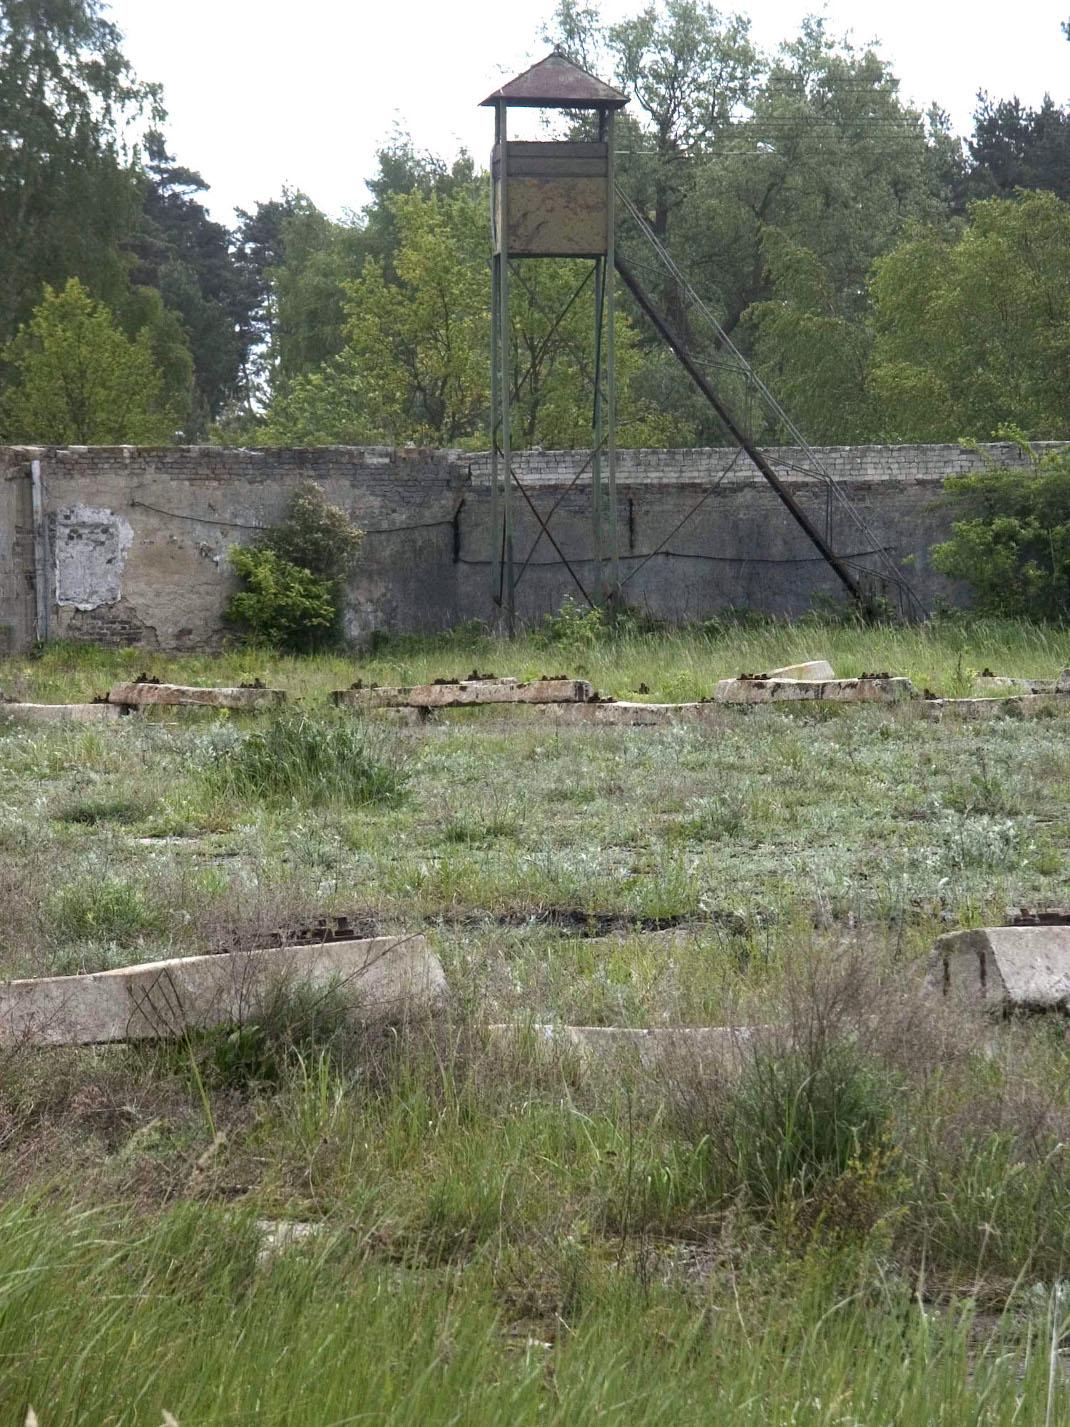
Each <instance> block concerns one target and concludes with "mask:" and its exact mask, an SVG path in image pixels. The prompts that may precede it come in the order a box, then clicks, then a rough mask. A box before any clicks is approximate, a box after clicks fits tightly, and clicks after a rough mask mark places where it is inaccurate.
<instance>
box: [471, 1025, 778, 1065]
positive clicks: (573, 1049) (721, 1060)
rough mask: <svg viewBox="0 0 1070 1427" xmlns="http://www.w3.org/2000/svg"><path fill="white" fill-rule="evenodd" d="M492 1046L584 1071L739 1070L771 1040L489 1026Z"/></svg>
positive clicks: (692, 1031) (660, 1030)
mask: <svg viewBox="0 0 1070 1427" xmlns="http://www.w3.org/2000/svg"><path fill="white" fill-rule="evenodd" d="M487 1032H488V1034H489V1036H490V1038H491V1041H492V1043H497V1044H499V1045H502V1046H506V1047H509V1048H512V1049H524V1048H527V1047H530V1048H531V1049H532V1051H534V1052H536V1053H538V1052H544V1053H549V1054H551V1055H561V1054H566V1055H574V1056H575V1057H576V1058H577V1059H578V1060H579V1062H580V1063H581V1064H582V1065H584V1066H592V1067H594V1066H606V1065H610V1066H612V1065H614V1064H620V1063H626V1062H628V1061H632V1062H633V1063H635V1064H638V1065H639V1066H640V1067H641V1068H642V1069H644V1070H652V1069H655V1068H657V1069H666V1068H669V1067H672V1066H674V1065H679V1066H680V1067H681V1068H685V1067H688V1066H696V1065H697V1066H698V1067H699V1068H701V1067H703V1066H706V1067H712V1066H717V1067H719V1068H728V1069H737V1070H738V1069H739V1067H740V1066H741V1064H742V1060H743V1055H744V1053H745V1051H746V1049H747V1048H748V1047H749V1046H753V1045H754V1044H755V1042H756V1041H758V1040H762V1039H767V1038H769V1037H771V1036H772V1035H774V1034H775V1028H774V1027H771V1026H655V1027H642V1028H633V1027H629V1026H557V1025H545V1024H539V1023H536V1024H534V1025H525V1024H521V1025H493V1026H488V1027H487Z"/></svg>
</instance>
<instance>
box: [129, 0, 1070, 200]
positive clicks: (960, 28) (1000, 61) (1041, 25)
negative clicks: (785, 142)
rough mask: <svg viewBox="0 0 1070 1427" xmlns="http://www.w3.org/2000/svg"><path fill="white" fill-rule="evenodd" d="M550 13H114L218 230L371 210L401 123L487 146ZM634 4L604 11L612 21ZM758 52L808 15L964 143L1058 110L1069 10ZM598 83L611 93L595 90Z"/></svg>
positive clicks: (911, 17)
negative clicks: (1024, 115)
mask: <svg viewBox="0 0 1070 1427" xmlns="http://www.w3.org/2000/svg"><path fill="white" fill-rule="evenodd" d="M552 4H553V0H531V3H524V0H520V2H519V3H518V0H297V3H295V0H111V7H110V8H111V18H112V19H114V20H115V22H116V23H117V24H118V25H119V27H120V28H121V29H122V30H123V31H124V33H125V35H126V46H125V48H126V52H127V54H128V56H129V57H130V58H131V60H132V61H133V62H134V64H135V66H136V68H137V70H138V72H139V73H140V75H141V76H142V78H145V79H155V80H159V81H161V82H162V83H163V85H164V87H165V90H166V98H167V107H168V110H169V113H170V122H169V125H168V134H169V137H170V141H171V147H172V151H173V152H174V153H175V154H176V155H177V156H178V158H179V159H181V160H182V162H184V163H186V164H189V165H190V167H192V168H196V169H199V170H200V171H201V173H202V174H203V175H204V177H205V178H206V179H207V180H208V182H209V183H210V184H211V186H212V192H211V195H210V197H209V200H208V201H209V204H210V206H211V209H212V212H213V215H214V216H215V217H217V218H219V219H220V220H222V221H224V222H230V221H231V216H232V215H231V211H230V210H231V209H232V208H233V207H234V206H235V205H237V206H240V207H243V208H248V207H250V206H252V204H253V203H254V202H255V201H256V200H257V199H268V198H272V197H274V196H275V195H277V194H278V192H279V190H280V189H281V188H282V186H283V185H284V184H290V185H292V186H294V187H298V188H301V189H303V190H304V191H305V192H306V193H308V194H309V195H310V196H311V197H312V198H313V199H314V200H315V201H316V202H317V203H318V204H319V205H320V206H321V207H323V208H325V209H327V210H328V211H329V212H331V213H335V214H338V213H340V212H341V211H342V210H343V209H345V208H359V207H360V206H361V204H362V203H363V202H364V201H365V200H366V197H367V195H366V192H365V189H364V186H363V179H364V178H365V177H366V176H367V175H368V174H369V173H371V172H372V171H373V169H374V155H375V151H376V148H377V147H378V146H379V144H380V143H381V141H382V140H383V139H384V138H386V137H387V136H388V135H389V133H390V130H391V127H392V125H393V124H394V123H395V122H396V123H398V124H400V125H401V126H402V127H404V128H405V129H407V130H408V131H409V133H411V134H412V136H413V139H414V141H415V142H416V144H417V146H418V147H421V148H428V149H431V150H433V151H434V152H436V153H439V154H442V155H443V156H444V157H450V156H452V154H453V153H455V152H456V150H457V149H458V148H459V147H461V146H462V145H463V146H467V147H468V148H469V149H471V151H472V152H473V153H474V154H476V155H477V157H478V158H479V159H480V160H483V159H484V157H485V155H484V151H485V150H489V148H490V141H491V119H490V113H489V111H488V110H483V109H479V108H478V107H477V106H478V104H479V101H480V100H481V99H483V98H485V96H486V95H487V94H488V93H489V92H490V91H491V90H492V89H494V88H496V87H497V85H498V84H499V83H500V82H501V80H502V79H508V78H510V77H511V76H512V75H513V74H516V73H517V72H518V71H520V70H521V69H524V68H526V67H527V65H528V64H530V63H531V62H532V61H533V60H535V59H540V58H541V57H542V55H543V54H544V53H545V52H546V46H545V45H544V44H542V43H541V42H540V41H539V39H538V35H539V32H540V30H541V28H542V23H543V21H544V20H545V18H546V16H547V15H548V14H549V12H550V10H551V9H552ZM641 4H642V0H604V3H603V5H602V13H603V14H604V15H606V16H607V17H609V18H611V19H616V18H619V17H620V16H622V15H626V14H634V13H635V12H636V11H637V10H638V9H639V8H641ZM720 8H722V9H723V10H735V9H740V10H743V11H744V12H749V13H750V14H751V16H752V26H753V27H752V34H753V36H754V39H755V41H756V42H757V43H758V44H759V45H761V46H763V47H765V48H770V49H771V48H774V47H775V46H776V45H777V44H778V43H779V42H780V41H781V40H782V39H784V38H786V37H788V36H791V35H794V34H795V33H796V32H797V29H798V25H799V21H800V19H801V18H802V16H803V15H805V14H807V13H811V12H815V11H817V12H823V13H825V14H826V15H827V18H828V20H829V22H830V24H831V26H832V28H833V29H834V30H835V31H836V32H837V33H844V32H850V34H851V37H852V39H853V41H854V42H855V43H857V44H864V43H866V42H868V41H870V40H873V39H877V40H879V41H880V49H881V52H882V54H884V55H885V56H886V57H887V58H889V59H890V60H891V61H892V62H893V66H894V69H895V73H896V74H897V75H898V76H899V77H900V79H901V80H902V88H903V92H904V93H905V94H906V95H907V96H908V97H909V98H911V99H913V100H915V101H916V102H917V103H918V104H919V105H921V106H922V107H927V106H928V104H929V103H930V102H931V101H932V100H934V99H935V100H936V101H937V102H939V103H940V104H941V105H942V106H943V107H944V108H945V109H947V110H949V111H950V113H951V116H952V119H953V120H954V123H955V125H956V127H957V128H958V129H959V130H960V132H965V131H966V130H968V129H969V127H970V115H971V113H972V111H973V107H974V98H975V95H976V93H977V91H978V90H979V89H987V90H988V91H989V92H990V93H991V94H993V95H996V96H1000V97H1002V96H1010V95H1011V94H1018V95H1019V96H1020V97H1021V98H1023V99H1025V100H1027V101H1029V102H1031V103H1038V102H1039V101H1040V99H1041V98H1042V97H1043V95H1044V93H1045V92H1046V91H1047V92H1050V93H1051V94H1052V96H1053V97H1054V98H1055V99H1056V101H1057V102H1059V103H1065V102H1066V100H1067V99H1068V98H1070V43H1067V41H1066V39H1065V38H1064V37H1063V34H1062V31H1061V30H1060V28H1059V25H1060V21H1062V20H1064V19H1066V18H1067V17H1068V16H1070V0H1017V3H1015V4H1013V5H1008V4H1006V3H993V0H987V3H986V0H976V3H966V0H943V3H940V0H871V3H868V4H859V3H856V0H829V3H828V4H827V5H824V6H823V5H821V3H820V0H811V3H806V0H755V3H754V4H753V5H752V6H748V5H747V4H739V3H737V4H732V3H731V0H728V3H724V4H722V5H721V7H720ZM605 78H607V79H610V78H612V76H610V75H606V76H605Z"/></svg>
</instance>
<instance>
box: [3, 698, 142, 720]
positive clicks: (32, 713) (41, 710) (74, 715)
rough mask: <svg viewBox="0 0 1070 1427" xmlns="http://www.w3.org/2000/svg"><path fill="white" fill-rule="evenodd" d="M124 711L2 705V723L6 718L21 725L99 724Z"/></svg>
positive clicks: (104, 707) (91, 706) (99, 707)
mask: <svg viewBox="0 0 1070 1427" xmlns="http://www.w3.org/2000/svg"><path fill="white" fill-rule="evenodd" d="M123 712H124V710H123V709H121V708H119V707H118V706H117V705H115V704H112V703H107V704H0V722H3V720H4V719H5V718H10V719H15V720H16V721H17V722H19V723H99V722H100V721H101V720H102V719H113V718H119V717H121V715H122V714H123Z"/></svg>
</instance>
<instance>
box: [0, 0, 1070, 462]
mask: <svg viewBox="0 0 1070 1427" xmlns="http://www.w3.org/2000/svg"><path fill="white" fill-rule="evenodd" d="M1067 24H1068V25H1070V21H1068V22H1067ZM543 38H545V39H546V40H547V41H549V42H553V43H555V44H558V45H560V46H562V47H563V48H564V49H565V51H566V52H567V53H569V54H570V55H571V56H572V57H573V58H575V59H576V60H577V61H578V62H580V63H582V64H584V65H586V66H587V67H589V68H591V69H593V70H594V71H596V72H598V73H600V74H602V75H604V76H605V77H606V78H610V79H613V80H614V81H615V82H616V83H617V84H619V85H620V86H621V87H622V88H623V89H625V90H626V91H627V93H628V94H629V96H630V98H631V103H630V104H629V106H628V108H627V109H626V110H625V111H624V112H623V114H622V116H621V120H620V126H619V135H618V138H619V142H618V148H619V149H620V151H621V153H620V158H619V161H618V169H619V177H620V181H621V182H622V184H623V185H624V186H625V188H626V189H627V191H628V193H629V195H630V196H631V198H632V200H633V201H634V203H635V204H636V205H637V207H638V208H639V210H640V211H641V212H642V213H643V214H644V216H645V218H646V219H647V221H648V222H649V224H650V226H651V227H652V228H653V230H654V232H655V233H656V234H657V235H658V237H659V238H660V239H661V240H662V241H663V242H664V243H665V244H667V245H668V247H669V249H670V251H671V252H672V253H673V255H674V257H675V258H676V261H677V262H678V263H679V265H680V267H681V268H682V269H683V270H684V271H685V272H686V273H687V274H688V275H689V276H690V279H691V281H692V283H693V284H694V285H695V287H696V288H697V289H698V291H699V292H700V293H701V295H702V298H703V300H704V301H705V303H706V304H707V305H708V306H709V308H710V309H711V311H712V312H713V313H714V314H715V316H716V318H717V321H718V323H719V324H720V328H721V332H722V333H723V334H727V336H729V337H730V338H731V341H732V342H733V343H734V344H735V346H736V347H737V348H739V349H740V350H741V351H742V352H743V353H744V355H745V356H746V357H747V358H748V359H749V360H750V361H751V362H752V363H753V364H754V365H755V367H756V368H757V370H758V371H759V373H760V374H761V375H762V376H763V377H764V378H765V379H766V380H767V381H768V382H769V383H770V385H771V386H772V387H773V389H774V390H776V391H777V393H778V394H779V395H780V397H781V399H782V401H783V403H784V405H785V407H786V408H787V409H788V410H789V411H790V412H791V413H792V414H793V416H794V417H795V419H796V420H797V422H798V423H799V425H800V426H801V427H802V429H803V430H804V431H805V432H806V434H807V435H808V436H809V437H810V438H811V439H813V440H815V441H827V442H840V441H843V442H851V441H862V440H911V439H958V438H960V437H973V438H976V439H986V438H988V437H991V436H992V435H993V434H994V433H996V432H997V431H999V430H1000V429H1002V428H1004V427H1007V426H1009V425H1013V426H1014V427H1015V428H1016V429H1017V430H1018V431H1020V432H1024V433H1025V434H1027V435H1028V436H1030V437H1049V436H1067V435H1070V109H1068V108H1066V107H1060V106H1059V104H1058V103H1056V102H1055V101H1054V100H1053V99H1051V98H1046V99H1045V100H1044V101H1043V103H1042V104H1041V105H1040V106H1039V108H1036V109H1034V108H1030V107H1028V106H1026V105H1023V104H1022V103H1021V102H1020V101H1019V100H1018V99H1017V98H1015V97H1013V96H1012V97H1010V98H1004V99H995V98H991V97H990V96H988V95H981V96H979V100H978V108H977V111H976V115H975V120H974V127H973V132H972V133H971V135H970V136H969V137H968V138H967V139H966V140H965V141H962V140H960V139H959V138H958V137H956V136H955V135H954V134H953V133H952V131H951V128H950V124H949V121H948V119H947V116H946V115H944V114H943V113H941V112H940V110H939V109H937V108H935V107H934V108H932V109H930V110H929V111H928V112H927V113H921V112H919V111H917V110H916V109H914V108H912V107H911V106H910V105H909V104H907V103H906V102H905V101H904V100H903V98H902V96H901V95H900V93H899V85H898V81H897V80H896V78H895V76H894V74H893V73H892V71H891V69H890V68H889V66H888V64H887V63H886V61H884V60H883V59H882V58H881V56H880V55H879V54H877V53H875V52H874V51H873V50H872V49H865V50H857V49H854V48H852V47H851V46H850V45H849V44H847V43H846V42H841V41H837V40H835V39H834V38H833V37H832V36H831V35H830V34H829V33H828V31H827V30H826V28H825V26H824V24H823V23H822V22H821V21H819V20H809V21H807V22H806V23H805V24H804V25H803V27H802V30H801V33H800V34H799V35H798V36H796V37H795V38H793V39H789V40H788V41H786V42H785V43H784V44H783V45H782V46H781V47H780V49H779V50H778V51H777V53H775V54H774V55H767V54H763V53H762V52H761V51H760V50H759V49H758V47H757V46H756V45H755V44H754V43H753V41H752V38H751V35H750V29H749V23H748V21H747V20H746V19H745V17H743V16H741V15H736V14H722V13H720V12H718V11H717V10H715V9H713V8H712V7H711V6H710V5H709V4H706V3H704V0H657V3H654V4H651V5H649V6H648V7H647V8H646V9H643V10H641V11H640V12H639V13H637V14H636V15H635V16H634V17H633V18H631V19H627V20H625V21H622V22H621V23H618V24H615V25H606V24H604V23H603V21H602V20H601V18H600V16H599V14H598V11H597V10H596V9H595V8H593V7H592V6H589V5H587V4H585V3H584V0H559V4H558V7H557V10H556V11H555V13H554V15H553V16H552V19H551V21H550V22H549V25H548V27H547V30H546V33H545V35H544V36H543ZM1068 38H1070V35H1068ZM584 124H585V121H584V120H583V119H582V117H578V118H577V120H576V124H575V129H574V132H576V133H577V134H582V133H583V132H585V129H584ZM165 134H166V113H165V110H164V96H163V95H162V93H161V92H160V90H159V89H158V87H156V86H154V85H153V84H151V83H147V82H145V81H143V80H142V79H140V78H139V77H138V76H136V75H135V74H134V73H133V72H132V70H131V67H130V65H129V64H128V63H127V61H126V59H125V57H124V55H123V52H122V37H121V35H120V34H119V33H118V32H117V31H116V29H115V28H114V26H112V25H110V24H109V23H108V22H107V21H106V19H105V18H104V17H103V7H102V5H101V4H100V3H99V0H0V439H3V440H7V441H67V440H70V441H118V440H132V441H149V440H153V441H168V440H182V441H189V440H202V439H213V440H224V441H226V440H241V441H245V442H282V443H294V444H297V443H301V444H319V443H323V442H376V441H384V442H398V443H400V442H405V441H415V442H420V443H424V442H426V443H430V444H443V445H467V446H479V445H482V444H485V443H486V442H487V439H488V437H487V430H486V424H487V409H488V404H489V392H488V385H489V282H488V276H487V260H488V240H487V227H488V215H487V182H486V175H485V173H483V172H481V171H480V170H479V168H478V166H477V165H476V164H474V163H473V162H472V160H471V159H470V158H469V157H468V156H467V155H463V154H462V155H461V157H460V158H458V159H456V160H455V161H453V162H451V163H447V162H444V161H442V160H440V159H438V158H436V157H435V156H433V155H429V154H425V153H420V152H418V151H416V150H415V149H414V147H413V145H412V143H411V142H410V141H409V140H408V139H407V137H406V136H405V135H404V134H401V133H399V134H396V135H395V136H394V137H393V138H392V139H391V140H390V141H389V142H388V143H387V144H386V145H385V146H384V147H383V149H382V151H381V153H380V154H379V158H378V169H377V172H376V173H375V175H374V176H373V177H372V178H371V179H370V181H369V183H368V190H369V198H368V202H367V203H366V205H365V206H364V208H363V209H362V210H361V211H360V212H359V213H357V214H355V215H354V216H352V217H350V218H348V219H346V220H345V221H337V220H335V219H332V218H331V217H329V216H328V215H327V214H325V213H323V212H322V211H320V210H319V209H318V208H317V206H316V205H315V203H314V202H313V201H312V199H311V198H309V197H308V196H307V195H305V194H303V193H301V192H292V191H287V192H283V193H281V194H279V195H278V196H276V197H274V198H271V199H268V200H265V201H264V202H261V203H258V204H256V205H255V207H254V208H253V210H252V211H251V212H241V213H239V214H238V215H237V216H236V222H235V224H234V226H233V227H231V228H227V227H226V226H224V225H223V224H221V223H219V222H218V221H215V220H213V219H212V218H211V217H210V216H209V213H208V211H207V208H206V207H205V203H204V199H205V194H206V185H205V183H204V180H203V179H202V178H201V177H200V175H199V174H198V173H197V172H196V171H195V170H194V169H192V168H188V167H186V166H185V164H184V163H183V162H181V161H180V160H179V159H178V158H176V157H175V156H173V155H172V154H171V153H170V152H169V151H168V146H167V141H166V137H165ZM622 241H623V242H624V243H625V245H627V244H629V243H631V242H633V241H634V239H633V238H632V237H631V236H630V235H629V233H628V229H627V225H624V226H623V228H622ZM637 254H638V249H637ZM637 260H638V257H637ZM582 280H583V270H582V265H577V264H570V263H567V262H560V263H554V262H543V263H538V264H527V265H525V266H524V268H523V269H522V270H518V277H517V280H516V282H515V283H514V285H513V298H514V324H513V333H512V341H513V347H514V353H513V355H514V361H513V372H514V391H513V393H512V395H513V408H514V412H515V420H516V431H515V432H514V433H513V434H514V440H515V441H516V442H517V443H518V444H522V445H530V444H534V443H541V444H544V445H571V444H583V443H584V441H585V439H586V432H587V431H588V429H589V424H590V409H591V403H592V400H593V393H592V391H591V387H590V376H589V372H590V366H591V356H592V351H591V348H592V342H593V336H592V333H591V331H590V327H591V323H590V320H589V311H588V307H587V304H588V301H589V294H588V295H586V296H585V297H584V299H583V300H582V301H577V302H575V303H574V304H573V306H572V307H571V308H567V310H566V315H565V317H564V319H563V320H559V319H560V314H561V312H562V309H563V308H566V304H567V303H568V300H569V297H570V296H571V294H572V293H573V292H574V291H575V290H576V288H577V286H578V285H579V284H580V283H581V282H582ZM650 281H651V283H652V284H653V285H654V286H655V288H656V290H657V293H658V296H659V298H660V300H661V301H662V303H663V304H664V305H665V306H666V307H667V309H668V310H669V312H670V314H671V315H672V316H673V318H674V320H675V321H676V323H677V325H679V326H681V327H683V328H684V330H685V332H686V334H687V337H688V340H689V342H690V343H691V344H692V345H693V347H694V348H695V350H696V352H697V353H698V354H699V355H700V356H701V357H702V358H703V359H704V360H706V361H708V362H709V363H711V370H714V371H716V372H718V373H720V374H721V376H720V377H719V379H722V380H723V381H725V382H726V383H727V385H728V386H729V388H731V385H732V382H733V381H737V380H738V379H737V378H735V377H733V376H732V374H731V373H728V374H727V375H726V374H724V369H723V366H721V365H718V363H719V358H720V356H721V346H722V342H723V337H722V336H719V335H717V334H716V333H714V332H713V331H712V330H707V329H706V328H705V327H704V326H703V325H702V324H701V323H700V322H697V321H696V319H695V314H694V313H693V312H692V311H690V309H689V306H688V304H687V302H686V301H685V300H684V297H683V295H682V293H681V292H680V291H679V290H678V289H677V286H676V284H675V282H674V280H673V279H672V278H671V277H670V276H669V275H667V274H665V273H660V274H659V273H657V272H654V271H651V274H650ZM616 335H617V348H618V357H619V371H620V412H619V415H620V440H621V442H622V444H625V445H627V444H631V445H639V444H651V443H668V444H671V443H682V444H695V443H699V442H707V441H710V442H713V441H717V440H719V439H720V433H719V432H718V430H717V428H716V426H715V425H714V424H713V423H712V418H711V417H710V415H709V413H707V411H706V410H705V409H704V408H703V407H702V406H701V405H700V404H698V403H697V401H696V400H695V399H694V397H693V396H692V394H691V393H690V391H689V390H688V387H687V384H686V382H685V381H684V379H683V378H682V375H681V374H680V372H679V370H678V369H677V368H676V367H675V365H674V363H673V361H672V359H671V358H670V357H669V356H668V354H667V353H666V352H665V351H664V349H663V348H662V347H660V346H659V345H658V343H657V342H656V341H654V340H653V338H652V336H651V334H650V333H649V331H648V330H646V328H645V327H644V326H643V323H642V321H641V319H640V317H639V315H638V314H637V313H633V312H630V311H629V310H628V307H627V304H623V303H622V305H621V310H620V313H619V318H618V326H617V333H616ZM729 394H734V395H737V396H738V397H739V399H741V400H742V398H743V393H742V391H738V392H735V393H732V392H731V391H730V393H729ZM759 434H761V435H763V436H764V437H766V438H768V439H776V438H777V437H778V435H779V434H781V433H779V432H778V431H777V430H776V427H775V423H770V424H767V425H766V427H765V428H764V429H763V430H762V431H761V432H760V433H759Z"/></svg>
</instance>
